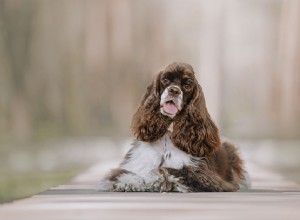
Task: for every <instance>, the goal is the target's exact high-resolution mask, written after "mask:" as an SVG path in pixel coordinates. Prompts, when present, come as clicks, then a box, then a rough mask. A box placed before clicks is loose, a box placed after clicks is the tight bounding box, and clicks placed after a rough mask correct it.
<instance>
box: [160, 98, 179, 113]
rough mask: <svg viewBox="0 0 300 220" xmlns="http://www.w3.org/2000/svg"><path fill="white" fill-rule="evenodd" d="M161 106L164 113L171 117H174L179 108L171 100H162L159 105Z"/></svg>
mask: <svg viewBox="0 0 300 220" xmlns="http://www.w3.org/2000/svg"><path fill="white" fill-rule="evenodd" d="M161 108H162V110H163V112H164V113H165V114H166V115H168V116H171V117H174V116H175V115H176V114H177V113H178V112H179V109H178V107H177V106H176V104H175V103H174V101H173V100H169V101H166V102H164V103H163V104H162V105H161Z"/></svg>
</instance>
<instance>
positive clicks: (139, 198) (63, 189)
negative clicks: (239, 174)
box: [0, 161, 300, 220]
mask: <svg viewBox="0 0 300 220" xmlns="http://www.w3.org/2000/svg"><path fill="white" fill-rule="evenodd" d="M115 165H116V163H114V162H103V163H101V164H96V165H95V166H93V167H91V168H90V169H89V170H87V171H86V172H85V173H83V174H81V175H79V176H78V177H76V178H75V179H74V180H72V181H71V182H69V183H67V184H66V185H61V186H59V187H57V188H53V189H49V190H48V191H46V192H43V193H41V194H39V195H35V196H33V197H31V198H29V199H24V200H20V201H16V202H14V203H10V204H5V205H2V206H0V219H1V220H11V219H22V220H23V219H33V220H35V219H36V220H48V219H49V220H50V219H54V220H58V219H85V220H88V219H101V220H102V219H130V220H133V219H139V220H142V219H146V220H147V219H149V220H150V219H151V220H152V219H172V220H176V219H180V220H182V219H216V220H220V219H230V220H232V219H239V220H241V219H246V220H247V219H258V220H260V219H272V220H274V219H284V220H289V219H300V187H299V185H297V184H296V183H294V182H292V181H289V180H287V179H285V178H283V177H282V176H281V175H279V174H278V173H275V172H273V171H271V170H268V169H266V168H263V167H261V166H258V165H257V164H255V163H251V162H249V161H248V163H247V164H246V166H247V169H248V171H249V174H250V176H251V178H252V189H251V190H249V191H245V192H236V193H186V194H181V193H101V192H97V191H95V190H94V189H95V183H96V182H97V181H98V180H99V178H100V176H101V175H104V173H105V171H107V170H108V169H109V168H111V167H114V166H115Z"/></svg>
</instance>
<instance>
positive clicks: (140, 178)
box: [99, 134, 194, 192]
mask: <svg viewBox="0 0 300 220" xmlns="http://www.w3.org/2000/svg"><path fill="white" fill-rule="evenodd" d="M129 152H130V153H129V155H128V157H129V158H128V159H127V160H126V161H124V162H123V163H121V165H120V167H119V168H120V169H124V170H127V171H129V172H128V173H124V174H121V175H120V176H118V177H117V181H113V182H111V181H108V180H105V181H103V182H102V183H101V184H100V185H99V190H102V191H113V190H115V191H160V183H161V182H162V181H164V177H163V176H162V174H161V173H160V172H159V168H163V167H168V168H174V169H181V168H182V167H183V166H185V165H186V166H193V165H194V164H193V162H192V161H191V159H192V157H191V156H190V155H188V154H186V153H185V152H183V151H181V150H179V149H177V148H176V147H175V146H174V145H173V143H172V141H171V140H170V137H169V135H168V134H166V135H165V136H163V137H162V138H161V139H160V140H159V141H156V142H154V143H147V142H141V141H139V142H135V144H134V146H133V147H132V148H131V150H130V151H129ZM170 178H171V177H170ZM169 181H171V179H170V180H169ZM174 181H175V178H174V180H173V181H171V182H174ZM175 182H176V181H175ZM177 188H178V191H179V192H184V191H187V189H186V188H185V187H184V186H181V185H180V184H178V185H177Z"/></svg>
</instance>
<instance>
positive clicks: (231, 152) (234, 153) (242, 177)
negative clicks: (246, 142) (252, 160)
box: [222, 142, 251, 190]
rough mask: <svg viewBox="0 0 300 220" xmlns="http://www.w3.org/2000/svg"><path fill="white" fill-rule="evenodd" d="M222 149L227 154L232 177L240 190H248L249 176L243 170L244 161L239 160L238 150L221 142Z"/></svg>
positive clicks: (227, 143) (249, 185)
mask: <svg viewBox="0 0 300 220" xmlns="http://www.w3.org/2000/svg"><path fill="white" fill-rule="evenodd" d="M222 147H223V148H224V149H225V151H226V153H227V156H228V162H229V164H230V166H231V168H232V171H233V177H234V178H235V179H236V180H237V181H238V183H239V186H240V189H241V190H243V189H249V188H250V187H251V181H250V176H249V174H248V173H247V171H246V170H245V169H244V161H243V160H242V159H241V157H240V154H239V151H238V149H237V148H236V147H235V146H234V145H233V144H231V143H229V142H223V143H222Z"/></svg>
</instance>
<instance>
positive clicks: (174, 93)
mask: <svg viewBox="0 0 300 220" xmlns="http://www.w3.org/2000/svg"><path fill="white" fill-rule="evenodd" d="M168 91H169V93H170V95H172V96H178V95H179V94H180V88H179V87H178V86H170V87H169V88H168Z"/></svg>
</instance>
